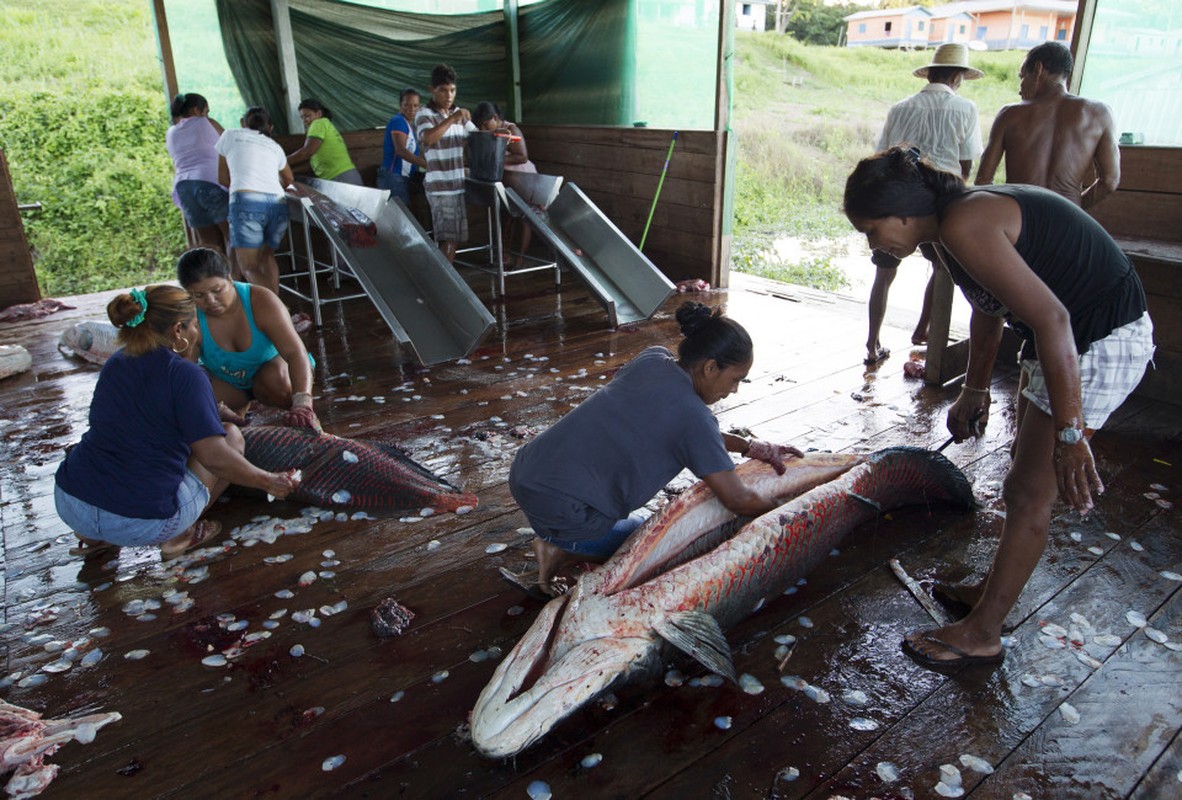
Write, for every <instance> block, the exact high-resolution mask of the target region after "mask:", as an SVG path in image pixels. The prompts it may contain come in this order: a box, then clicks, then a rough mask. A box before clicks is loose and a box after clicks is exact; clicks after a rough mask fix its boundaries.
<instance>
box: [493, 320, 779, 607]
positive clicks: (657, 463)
mask: <svg viewBox="0 0 1182 800" xmlns="http://www.w3.org/2000/svg"><path fill="white" fill-rule="evenodd" d="M677 322H678V324H679V325H680V326H681V332H682V334H683V335H684V336H685V338H684V339H682V341H681V343H680V345H679V346H678V348H677V356H676V358H675V357H674V355H673V353H671V352H670V351H669V350H668V349H667V348H664V347H650V348H648V349H647V350H645V351H644V352H643V353H641V354H640V355H639V356H637V357H636V358H635V359H633V360H632V361H631V362H629V363H628V364H627V365H625V366H624V367H623V368H622V369H621V370H620V371H619V373H618V374H617V375H616V376H615V378H613V379H612V381H611V383H609V384H608V385H607V386H605V387H603V388H602V389H600V390H599V391H598V392H596V393H595V394H593V395H592V396H591V397H590V398H588V399H587V400H586V401H585V402H584V403H583V404H582V405H580V406H579V407H578V408H576V409H575V410H574V411H572V412H571V413H569V414H567V415H566V416H565V417H563V418H562V419H561V420H559V421H558V422H557V423H556V424H555V425H554V426H553V427H551V428H550V429H549V430H547V431H545V432H544V433H542V434H541V435H540V436H538V438H536V439H534V440H533V441H531V442H529V443H528V444H526V445H525V446H524V447H522V448H521V449H520V450H518V451H517V456H516V458H514V460H513V467H512V469H511V470H510V472H509V489H510V491H511V492H512V493H513V498H514V499H515V500H516V501H517V503H518V505H520V506H521V510H522V511H523V512H525V515H526V517H527V518H528V519H529V521H530V524H531V525H533V528H534V532H535V534H536V536H537V538H536V539H535V540H534V552H535V553H536V555H537V560H538V578H537V587H536V589H535V588H534V587H532V586H529V585H528V584H526V583H525V582H524V581H521V580H517V581H515V582H516V583H518V585H521V586H522V588H526V589H527V590H530V591H531V593H535V592H536V591H537V590H540V591H541V592H542V593H544V594H552V593H554V591H555V590H554V586H553V581H554V577H555V575H556V574H557V573H558V571H559V570H560V569H562V567H564V566H565V565H567V564H569V563H571V562H573V561H595V562H602V561H606V560H607V559H608V558H609V557H610V556H611V555H612V553H614V552H615V551H616V550H617V549H618V548H619V546H620V545H621V544H622V543H623V542H624V540H625V539H627V538H628V535H629V534H631V533H632V532H633V531H634V530H636V528H637V527H639V525H640V522H641V518H640V516H639V515H638V514H636V513H634V512H635V510H636V509H638V508H640V507H641V506H643V505H644V504H645V503H647V502H648V501H649V500H651V499H652V498H653V496H654V495H655V494H656V493H657V492H658V491H659V490H660V489H661V488H662V487H663V486H665V485H666V484H667V483H668V482H669V481H670V480H672V479H673V478H674V477H675V476H676V475H677V474H678V473H679V472H681V471H682V470H683V469H689V470H690V471H691V472H693V473H694V474H695V475H697V476H698V477H699V478H701V479H702V480H704V481H705V482H706V484H707V485H708V486H709V487H710V488H711V489H712V490H713V491H714V493H715V494H716V495H717V496H718V498H719V499H720V500H721V501H722V503H723V504H724V505H725V506H726V507H727V508H728V509H729V510H731V511H733V512H734V513H736V514H740V515H745V516H754V515H758V514H762V513H764V512H766V511H769V510H771V509H772V508H775V507H776V506H777V505H779V502H778V501H777V500H776V498H773V497H767V496H764V495H763V494H760V493H759V492H756V491H754V490H753V489H751V488H750V487H748V486H746V485H744V484H743V482H742V481H741V480H740V479H739V477H738V476H737V475H736V474H735V464H734V461H732V460H731V457H730V455H729V454H728V452H730V453H739V454H741V455H744V456H747V457H748V458H755V459H759V460H761V461H766V462H767V463H769V464H771V465H772V466H773V467H775V468H776V471H777V472H781V473H782V472H783V471H784V465H783V457H784V456H785V455H788V456H800V455H801V452H800V451H799V450H797V449H796V448H795V447H789V446H785V445H776V444H771V443H768V442H763V441H758V440H756V441H748V440H747V439H744V438H742V437H740V436H735V435H733V434H729V433H722V432H721V431H720V430H719V427H718V420H717V419H715V417H714V415H713V414H712V413H710V409H709V408H708V406H709V405H711V404H713V403H716V402H718V401H719V400H721V399H723V398H724V397H727V396H728V395H730V394H732V393H733V392H735V390H737V389H738V387H739V382H740V381H742V380H743V378H745V377H746V376H747V373H748V371H749V370H750V369H751V364H752V360H753V352H754V349H753V347H752V344H751V337H750V336H749V335H748V334H747V331H746V330H744V329H743V326H741V325H739V323H737V322H735V321H734V320H732V319H730V318H728V317H725V316H723V315H722V313H721V311H719V310H717V309H716V310H711V309H710V308H708V307H707V306H704V305H702V304H700V303H688V302H687V303H684V304H682V306H681V307H680V308H679V309H678V310H677ZM506 577H510V579H512V576H511V573H508V574H506Z"/></svg>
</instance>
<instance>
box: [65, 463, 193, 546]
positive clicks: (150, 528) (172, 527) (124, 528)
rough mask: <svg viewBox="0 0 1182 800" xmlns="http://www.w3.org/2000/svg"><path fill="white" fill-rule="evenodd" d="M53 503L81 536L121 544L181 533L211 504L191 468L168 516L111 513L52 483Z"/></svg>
mask: <svg viewBox="0 0 1182 800" xmlns="http://www.w3.org/2000/svg"><path fill="white" fill-rule="evenodd" d="M53 500H54V505H56V506H57V515H58V516H59V517H61V518H62V522H64V523H66V524H67V525H69V526H70V529H71V530H73V531H74V533H76V534H78V535H79V536H83V537H85V538H87V539H97V540H98V541H100V542H110V543H111V544H117V545H119V546H120V547H149V546H152V545H159V544H163V543H164V542H167V541H168V540H169V539H174V538H176V537H177V536H180V535H181V534H182V533H184V532H185V531H186V530H188V529H189V527H190V526H192V524H193V523H194V522H196V521H197V520H198V519H200V518H201V512H202V511H204V510H205V507H206V506H207V505H209V489H208V488H207V487H206V486H205V484H204V483H202V482H201V479H200V478H198V477H197V476H196V475H194V474H193V472H192V471H190V470H185V477H184V480H182V481H181V485H180V486H178V487H177V491H176V500H177V512H176V513H175V514H173V515H172V516H171V517H169V518H168V519H139V518H137V517H124V516H120V515H119V514H112V513H111V512H110V511H104V510H103V509H101V508H99V507H97V506H92V505H91V504H90V503H87V502H86V501H84V500H79V499H78V498H77V497H74V496H73V495H70V494H66V492H64V491H62V489H61V487H60V486H57V485H56V484H55V485H54V487H53Z"/></svg>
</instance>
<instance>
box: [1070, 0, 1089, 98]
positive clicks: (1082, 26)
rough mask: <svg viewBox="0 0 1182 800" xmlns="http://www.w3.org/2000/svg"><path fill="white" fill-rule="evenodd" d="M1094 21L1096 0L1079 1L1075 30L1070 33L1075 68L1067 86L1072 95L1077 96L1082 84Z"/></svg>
mask: <svg viewBox="0 0 1182 800" xmlns="http://www.w3.org/2000/svg"><path fill="white" fill-rule="evenodd" d="M1095 21H1096V0H1079V8H1078V10H1077V11H1076V12H1075V29H1074V30H1073V31H1072V32H1071V55H1072V57H1073V58H1074V59H1075V68H1074V69H1072V70H1071V80H1070V81H1068V86H1069V88H1070V89H1071V92H1072V93H1073V94H1079V87H1080V84H1081V83H1083V67H1084V62H1086V61H1087V58H1088V44H1089V43H1090V42H1091V41H1092V24H1093V23H1095Z"/></svg>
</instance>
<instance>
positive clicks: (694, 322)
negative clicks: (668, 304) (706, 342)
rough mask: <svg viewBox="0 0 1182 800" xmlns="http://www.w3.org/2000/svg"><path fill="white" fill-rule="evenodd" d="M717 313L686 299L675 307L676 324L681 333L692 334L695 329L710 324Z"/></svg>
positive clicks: (683, 334) (697, 329) (684, 334)
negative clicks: (679, 305) (678, 306)
mask: <svg viewBox="0 0 1182 800" xmlns="http://www.w3.org/2000/svg"><path fill="white" fill-rule="evenodd" d="M718 313H719V312H716V311H715V310H714V309H712V308H710V307H709V306H706V305H703V304H702V303H695V302H693V301H689V300H687V301H686V302H684V303H682V304H681V307H680V308H678V309H677V324H678V325H679V326H680V327H681V335H682V336H691V335H693V334H694V333H695V332H696V331H699V330H701V329H702V328H703V327H705V326H706V325H708V324H710V321H711V320H712V319H714V317H715V316H717V314H718Z"/></svg>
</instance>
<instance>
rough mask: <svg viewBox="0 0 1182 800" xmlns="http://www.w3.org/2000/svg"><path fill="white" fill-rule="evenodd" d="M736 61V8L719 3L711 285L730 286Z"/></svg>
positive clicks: (727, 0) (728, 1) (734, 157)
mask: <svg viewBox="0 0 1182 800" xmlns="http://www.w3.org/2000/svg"><path fill="white" fill-rule="evenodd" d="M734 57H735V4H734V3H733V2H730V0H720V3H719V13H718V62H717V73H716V81H715V90H714V132H715V135H716V136H717V137H718V150H717V156H716V160H715V167H714V175H715V181H714V225H713V226H712V227H713V231H712V233H713V236H712V238H713V240H714V243H713V245H712V248H711V249H712V251H713V252H711V254H710V261H711V264H710V283H711V284H712V285H714V286H719V287H725V286H727V285H729V283H730V267H731V233H732V230H733V227H732V226H733V222H734V194H735V188H734V174H735V172H736V170H735V169H734V167H735V162H736V156H737V153H736V151H735V150H734V148H733V142H732V141H731V136H732V134H731V131H730V127H731V76H732V74H733V69H734Z"/></svg>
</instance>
